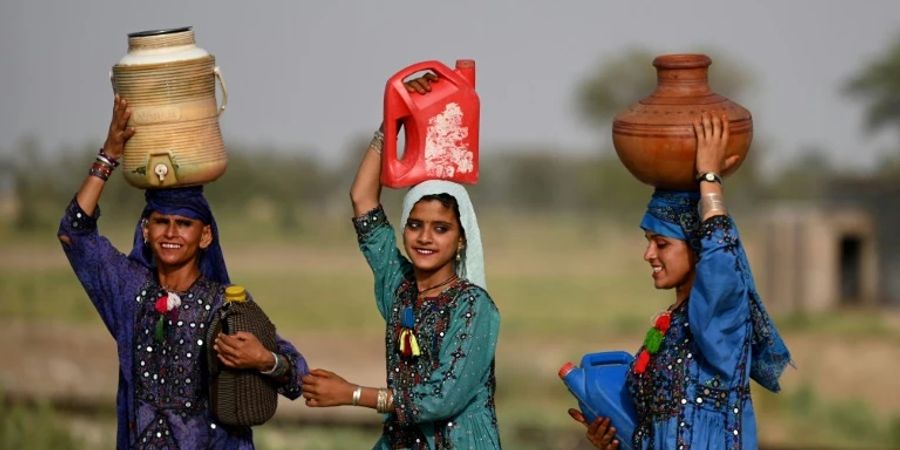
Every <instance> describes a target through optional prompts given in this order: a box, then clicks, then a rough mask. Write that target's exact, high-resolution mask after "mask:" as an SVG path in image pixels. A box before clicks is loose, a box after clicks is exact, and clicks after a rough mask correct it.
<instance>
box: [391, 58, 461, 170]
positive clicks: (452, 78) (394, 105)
mask: <svg viewBox="0 0 900 450" xmlns="http://www.w3.org/2000/svg"><path fill="white" fill-rule="evenodd" d="M426 70H431V71H433V72H434V73H435V74H437V76H438V78H439V79H440V80H441V81H439V82H444V83H446V82H450V83H452V84H454V85H456V86H462V85H469V84H470V83H469V81H467V80H466V79H465V78H463V77H462V76H460V74H458V73H457V72H455V71H454V70H453V69H450V68H449V67H447V66H446V65H444V64H443V63H442V62H440V61H435V60H431V61H422V62H419V63H416V64H413V65H410V66H408V67H406V68H404V69H402V70H400V71H399V72H397V73H395V74H394V75H393V76H392V77H390V78H389V79H388V81H387V85H386V86H385V89H384V150H383V153H384V155H383V161H384V162H383V164H382V172H383V174H384V176H385V177H386V178H393V177H394V176H395V175H397V174H396V173H395V172H397V171H398V170H400V169H399V168H398V167H397V164H396V161H398V159H397V132H398V130H397V128H398V127H397V122H398V121H399V120H400V119H402V118H404V117H407V116H409V115H411V114H412V110H411V109H410V108H415V105H414V103H413V102H412V101H411V99H410V93H409V92H407V91H406V87H405V86H404V85H403V80H405V79H406V78H408V77H409V76H410V75H413V74H415V73H417V72H423V71H426ZM399 161H400V163H401V164H402V165H405V164H406V162H407V161H414V159H410V155H403V159H402V160H399Z"/></svg>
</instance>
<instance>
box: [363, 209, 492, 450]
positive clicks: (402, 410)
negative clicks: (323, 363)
mask: <svg viewBox="0 0 900 450" xmlns="http://www.w3.org/2000/svg"><path fill="white" fill-rule="evenodd" d="M353 223H354V226H355V227H356V232H357V237H358V239H359V246H360V249H361V250H362V252H363V255H364V256H365V257H366V261H367V262H368V263H369V266H370V267H371V268H372V272H373V273H374V276H375V301H376V306H377V307H378V311H379V312H380V313H381V316H382V317H384V319H385V322H386V330H385V351H386V360H387V385H388V388H390V389H391V390H393V392H394V405H395V411H394V412H393V413H391V414H389V415H388V416H387V417H386V419H385V422H384V430H383V434H382V436H381V439H380V440H379V441H378V442H377V443H376V444H375V447H374V448H375V449H403V448H409V449H498V448H500V438H499V434H498V431H497V416H496V413H495V411H494V390H495V385H496V383H495V380H494V350H495V347H496V345H497V335H498V332H499V328H500V313H499V312H498V311H497V307H496V306H495V305H494V302H493V301H492V300H491V298H490V296H489V295H488V293H487V292H486V291H485V290H484V289H482V288H481V287H479V286H476V285H475V284H472V283H471V282H469V281H467V280H465V279H460V280H458V281H457V282H455V283H453V284H452V285H450V287H449V288H448V289H446V290H444V291H443V292H441V293H440V294H438V295H437V296H435V297H428V298H425V299H423V300H421V301H417V300H416V299H417V296H418V292H417V287H416V283H415V279H414V278H413V268H412V265H411V264H410V262H409V261H408V260H407V259H406V258H405V257H403V255H402V254H401V253H400V250H399V249H398V248H397V242H396V238H395V237H394V230H393V228H392V227H391V225H390V224H389V223H388V220H387V216H386V215H385V214H384V210H383V209H382V208H381V207H380V206H379V207H378V208H376V209H374V210H372V211H370V212H368V213H366V214H364V215H362V216H359V217H356V218H354V219H353ZM407 311H411V313H412V325H413V327H412V329H413V332H414V334H415V336H416V339H417V341H418V343H419V347H420V350H421V354H420V355H419V356H412V357H404V356H403V355H402V354H401V353H400V351H399V342H398V336H399V335H400V332H401V328H402V326H403V325H404V323H403V322H404V320H403V319H404V315H408V314H409V313H408V312H407ZM409 320H410V319H409V318H407V320H406V322H407V324H406V325H409Z"/></svg>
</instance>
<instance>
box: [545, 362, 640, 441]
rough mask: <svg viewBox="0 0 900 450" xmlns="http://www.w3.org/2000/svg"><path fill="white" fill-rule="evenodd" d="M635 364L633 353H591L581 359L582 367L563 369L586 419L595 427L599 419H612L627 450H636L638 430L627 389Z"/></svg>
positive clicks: (561, 373)
mask: <svg viewBox="0 0 900 450" xmlns="http://www.w3.org/2000/svg"><path fill="white" fill-rule="evenodd" d="M633 360H634V357H633V356H631V354H630V353H627V352H621V351H617V352H599V353H588V354H587V355H584V357H583V358H581V367H576V366H575V365H574V364H572V363H571V362H568V363H566V364H565V365H563V366H562V368H560V369H559V377H560V378H561V379H562V381H563V383H565V385H566V387H567V388H569V392H571V393H572V395H574V396H575V398H576V399H577V400H578V407H579V408H580V409H581V413H582V414H584V418H585V419H587V421H588V423H591V422H593V421H594V419H596V418H597V417H609V418H610V420H611V421H612V425H613V426H614V427H615V428H616V438H617V439H618V440H619V448H620V449H623V450H631V449H632V446H631V443H632V441H631V438H632V435H633V434H634V428H635V410H634V402H633V401H632V399H631V394H630V393H629V392H628V388H626V387H625V377H626V375H627V374H628V370H629V369H630V367H631V362H632V361H633Z"/></svg>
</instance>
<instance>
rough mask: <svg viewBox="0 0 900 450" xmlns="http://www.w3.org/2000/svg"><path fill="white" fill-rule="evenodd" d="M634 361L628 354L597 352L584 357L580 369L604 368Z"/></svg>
mask: <svg viewBox="0 0 900 450" xmlns="http://www.w3.org/2000/svg"><path fill="white" fill-rule="evenodd" d="M632 359H634V357H633V356H631V354H630V353H628V352H599V353H590V354H587V355H584V358H582V360H581V367H590V366H604V365H608V364H629V363H631V360H632Z"/></svg>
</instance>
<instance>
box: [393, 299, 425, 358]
mask: <svg viewBox="0 0 900 450" xmlns="http://www.w3.org/2000/svg"><path fill="white" fill-rule="evenodd" d="M415 324H416V322H415V317H414V316H413V310H412V308H403V317H401V319H400V326H401V327H402V328H401V329H400V336H398V337H399V339H398V340H399V341H400V343H399V346H400V348H399V350H400V356H402V357H403V358H406V359H409V358H413V357H417V356H419V355H421V351H420V349H419V341H418V340H416V335H415V333H414V332H413V330H414V327H415Z"/></svg>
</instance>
